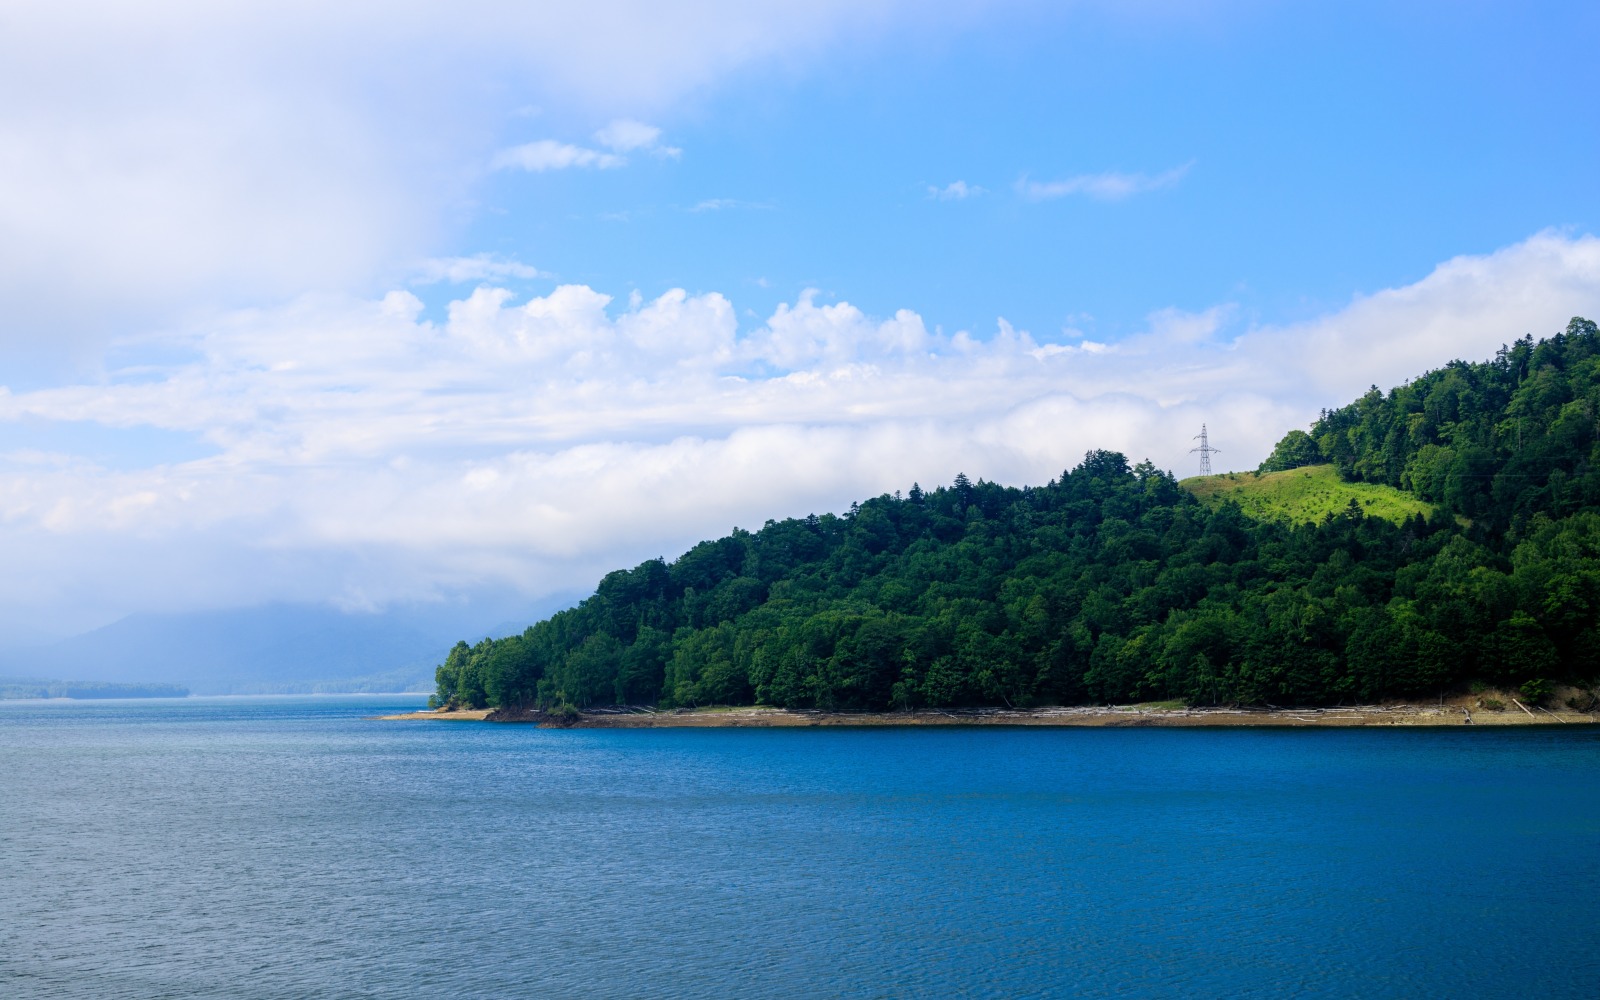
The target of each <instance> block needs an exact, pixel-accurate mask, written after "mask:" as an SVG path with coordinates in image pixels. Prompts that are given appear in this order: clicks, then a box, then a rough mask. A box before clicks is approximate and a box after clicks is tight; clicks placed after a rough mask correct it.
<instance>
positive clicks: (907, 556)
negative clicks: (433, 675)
mask: <svg viewBox="0 0 1600 1000" xmlns="http://www.w3.org/2000/svg"><path fill="white" fill-rule="evenodd" d="M1597 418H1600V333H1597V331H1596V328H1595V324H1593V323H1591V322H1588V321H1586V320H1577V319H1575V320H1573V321H1572V323H1571V324H1570V325H1569V326H1568V328H1567V330H1566V331H1565V332H1564V333H1562V334H1559V335H1557V336H1555V337H1553V338H1550V339H1548V340H1543V341H1540V342H1538V343H1534V342H1533V341H1532V340H1531V339H1523V340H1520V341H1517V342H1516V343H1515V344H1513V345H1511V346H1510V347H1507V348H1504V349H1502V350H1501V351H1500V353H1499V354H1498V355H1496V357H1495V358H1494V360H1492V361H1488V362H1485V363H1481V364H1467V363H1462V362H1452V363H1451V364H1449V365H1446V366H1445V367H1444V368H1441V369H1439V370H1438V371H1434V372H1430V373H1428V374H1426V375H1424V376H1422V377H1421V378H1419V379H1417V380H1416V381H1414V382H1410V383H1408V384H1406V385H1403V386H1400V387H1398V388H1395V389H1393V390H1391V391H1390V392H1388V393H1383V392H1380V391H1378V390H1377V389H1374V390H1372V391H1371V392H1369V393H1367V394H1366V395H1365V396H1363V397H1362V398H1361V399H1359V400H1357V401H1355V402H1354V403H1352V404H1350V405H1349V406H1346V407H1343V408H1340V409H1337V410H1334V411H1331V412H1328V413H1325V414H1323V416H1322V417H1321V419H1319V420H1318V421H1317V422H1316V424H1315V425H1314V426H1313V427H1312V428H1311V432H1310V433H1309V434H1307V433H1306V432H1303V431H1295V432H1291V433H1290V434H1289V435H1288V436H1286V437H1285V438H1284V440H1283V441H1282V442H1281V443H1280V444H1279V445H1278V447H1277V448H1276V449H1275V450H1274V452H1273V455H1272V457H1271V458H1270V459H1269V460H1268V462H1267V463H1266V468H1269V469H1284V468H1292V467H1296V466H1299V465H1309V464H1315V463H1322V462H1332V463H1335V464H1336V466H1337V468H1338V470H1339V472H1340V474H1341V475H1342V476H1343V477H1345V478H1346V479H1350V480H1366V481H1370V482H1376V483H1384V484H1388V485H1390V486H1394V487H1398V488H1400V489H1402V490H1407V491H1412V492H1414V493H1415V494H1416V496H1417V497H1419V498H1420V499H1422V500H1425V501H1428V502H1429V503H1432V504H1434V505H1435V508H1434V513H1433V515H1432V516H1431V518H1424V517H1423V516H1421V515H1417V516H1414V517H1412V518H1410V519H1409V520H1404V521H1401V522H1400V523H1395V522H1393V521H1390V520H1386V519H1383V518H1377V517H1368V516H1366V515H1365V514H1364V513H1363V511H1362V509H1361V507H1360V505H1358V504H1352V505H1350V507H1349V508H1348V509H1347V510H1345V511H1344V512H1342V513H1340V514H1337V515H1330V516H1327V517H1325V518H1323V519H1322V520H1321V521H1320V522H1318V523H1314V524H1299V525H1295V524H1291V523H1288V522H1280V521H1271V520H1253V519H1251V518H1249V517H1247V516H1246V515H1245V514H1244V513H1243V511H1241V510H1240V508H1239V507H1238V505H1237V504H1234V503H1223V504H1221V505H1219V506H1217V507H1215V509H1210V508H1207V507H1205V506H1202V505H1201V503H1200V502H1199V501H1197V500H1196V499H1195V498H1194V497H1193V496H1191V495H1190V494H1189V493H1188V492H1187V491H1185V490H1184V489H1182V488H1180V487H1179V485H1178V483H1177V482H1176V481H1175V480H1174V479H1173V477H1172V476H1171V475H1170V474H1169V473H1166V472H1162V471H1160V470H1158V469H1156V468H1154V467H1153V466H1151V465H1150V464H1149V463H1148V462H1146V463H1141V464H1139V465H1137V466H1132V467H1130V465H1129V463H1128V461H1127V459H1126V458H1125V457H1124V456H1122V455H1120V454H1117V453H1114V452H1107V451H1094V452H1090V453H1089V454H1088V455H1087V456H1086V457H1085V459H1084V460H1083V462H1082V463H1080V464H1079V465H1078V466H1077V467H1075V468H1073V469H1071V470H1070V471H1068V472H1066V473H1064V474H1063V475H1062V476H1061V478H1059V479H1057V480H1054V481H1052V482H1050V483H1048V484H1046V485H1044V486H1038V487H1023V488H1020V489H1019V488H1014V487H1006V486H1000V485H998V484H995V483H987V482H982V481H979V482H976V483H973V482H969V481H968V480H967V478H966V477H965V476H957V477H956V479H955V482H954V483H953V484H952V485H951V486H948V487H940V488H938V489H934V490H931V491H927V492H924V491H923V490H922V489H920V488H919V487H917V486H915V485H913V486H912V487H911V488H910V490H909V491H907V492H906V493H905V494H904V495H901V494H899V493H896V494H895V495H893V496H889V495H884V496H879V497H875V498H873V499H870V500H866V501H864V502H862V503H860V504H856V505H852V506H851V509H850V511H849V513H847V514H845V515H843V516H835V515H832V514H824V515H821V516H812V517H808V518H805V519H803V520H785V521H781V522H774V521H769V522H767V524H766V526H765V527H763V528H762V529H761V530H760V531H756V532H748V531H735V532H734V533H733V534H731V535H729V536H728V537H726V538H721V539H718V540H716V541H711V542H702V543H701V544H699V545H697V546H695V547H694V548H693V549H691V550H690V551H689V552H687V553H685V554H684V555H683V556H681V557H680V558H678V559H677V560H675V561H674V562H672V563H667V562H664V561H662V560H652V561H650V562H646V563H643V564H641V565H639V566H637V567H635V568H634V569H632V570H619V571H617V572H614V573H612V574H610V575H608V576H607V577H606V578H605V579H604V580H602V581H601V583H600V586H599V588H598V589H597V591H596V593H595V594H594V596H592V597H590V598H588V599H587V600H585V601H584V602H583V603H581V604H580V605H578V606H577V607H575V608H572V609H570V610H567V611H563V612H561V613H559V614H557V615H555V616H553V617H551V618H549V619H548V620H545V621H542V622H539V623H538V624H536V625H534V626H532V627H530V628H529V629H528V630H527V631H525V632H524V633H522V634H521V635H518V636H512V637H509V638H506V639H500V640H487V639H486V640H484V641H483V642H480V643H479V644H478V645H476V646H472V647H469V646H467V645H466V644H465V643H459V644H457V645H456V647H455V649H453V650H452V651H451V653H450V655H449V657H448V659H447V660H446V662H445V663H444V664H443V665H442V666H441V667H440V668H439V669H438V672H437V678H438V686H439V690H438V695H437V698H438V700H439V701H440V702H441V703H454V704H466V705H472V706H482V705H525V704H535V703H537V704H540V705H543V706H546V707H556V706H575V707H584V706H589V705H596V704H609V703H635V704H637V703H658V704H662V705H704V704H738V703H751V702H759V703H762V704H770V705H782V706H791V707H818V708H827V709H852V708H861V709H884V708H901V707H905V708H912V707H919V706H936V705H965V704H993V705H1012V706H1022V705H1033V704H1050V703H1062V704H1070V703H1075V702H1085V701H1094V702H1107V701H1112V702H1126V701H1133V700H1148V699H1184V700H1186V701H1188V702H1191V703H1198V704H1212V703H1247V704H1252V703H1262V702H1274V703H1280V704H1283V703H1299V704H1316V703H1330V702H1337V701H1341V700H1363V701H1365V700H1374V699H1380V698H1385V697H1397V696H1406V695H1412V694H1423V693H1428V694H1433V693H1438V692H1439V691H1441V690H1442V689H1444V688H1447V687H1450V686H1454V685H1460V684H1464V683H1467V682H1471V681H1479V680H1481V681H1484V682H1488V683H1493V684H1500V685H1526V687H1524V691H1525V692H1528V693H1531V694H1533V695H1535V696H1537V695H1538V693H1539V690H1540V688H1541V687H1542V686H1545V685H1548V684H1549V683H1551V682H1555V681H1576V682H1584V683H1587V682H1591V681H1593V680H1594V679H1595V678H1596V676H1597V675H1600V630H1597V616H1600V509H1597V505H1600V453H1597V451H1596V446H1597V432H1600V419H1597Z"/></svg>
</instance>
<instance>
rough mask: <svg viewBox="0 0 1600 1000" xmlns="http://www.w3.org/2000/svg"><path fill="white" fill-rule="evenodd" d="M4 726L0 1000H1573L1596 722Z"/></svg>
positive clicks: (249, 702) (11, 707)
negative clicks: (1519, 726)
mask: <svg viewBox="0 0 1600 1000" xmlns="http://www.w3.org/2000/svg"><path fill="white" fill-rule="evenodd" d="M419 701H420V699H412V698H405V697H388V698H370V697H369V698H322V699H314V698H303V699H294V698H278V699H216V700H207V699H186V700H182V701H145V702H131V701H130V702H108V703H78V704H72V703H65V704H63V703H37V702H36V703H29V704H22V703H10V704H0V775H3V778H0V780H3V781H4V796H3V798H0V995H3V996H7V997H68V996H71V997H78V996H93V997H158V996H161V997H210V996H215V997H311V996H330V997H332V996H339V997H343V996H370V997H409V996H439V997H455V996H465V997H497V996H539V997H567V996H571V997H579V996H584V997H589V996H597V997H624V996H626V997H657V996H683V997H689V996H741V997H742V996H769V997H816V996H847V997H897V996H929V997H946V996H1006V997H1012V996H1018V997H1022V996H1081V997H1100V996H1116V997H1133V996H1177V995H1186V996H1216V997H1223V996H1228V997H1236V996H1263V997H1264V996H1285V995H1291V994H1295V995H1312V996H1346V997H1356V996H1360V997H1415V996H1506V997H1511V996H1517V997H1525V996H1545V997H1562V996H1570V997H1593V996H1595V995H1597V992H1600V986H1597V983H1600V930H1597V928H1600V856H1597V854H1596V849H1597V848H1600V797H1597V796H1596V794H1595V784H1596V778H1597V777H1600V733H1597V732H1596V730H1594V729H1592V728H1587V727H1577V726H1568V727H1554V728H1551V729H1540V730H1537V731H1527V730H1509V731H1490V730H1484V729H1466V728H1465V727H1463V728H1462V729H1459V730H1457V729H1449V730H1411V731H1394V730H1349V731H1342V732H1341V731H1309V732H1307V731H1301V732H1270V731H1260V730H1255V731H1252V730H1188V731H1185V730H1148V729H1146V730H1092V729H1076V730H1074V729H1065V730H1041V729H1028V730H995V729H941V730H933V731H927V730H765V731H759V730H758V731H750V730H655V731H609V732H608V731H594V730H569V731H549V730H538V729H532V728H527V727H522V726H492V725H483V724H475V723H440V722H432V723H418V722H411V723H407V722H378V721H371V720H369V719H367V718H366V717H367V716H371V715H373V714H376V713H378V712H380V711H386V710H393V709H400V708H407V707H413V706H415V705H416V704H418V703H419Z"/></svg>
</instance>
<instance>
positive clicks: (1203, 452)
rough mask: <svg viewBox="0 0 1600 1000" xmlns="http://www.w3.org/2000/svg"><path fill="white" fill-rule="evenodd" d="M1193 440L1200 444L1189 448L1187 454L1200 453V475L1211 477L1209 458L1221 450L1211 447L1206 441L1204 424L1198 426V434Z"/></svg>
mask: <svg viewBox="0 0 1600 1000" xmlns="http://www.w3.org/2000/svg"><path fill="white" fill-rule="evenodd" d="M1194 440H1197V441H1199V442H1200V447H1198V448H1190V449H1189V454H1191V455H1193V454H1194V453H1195V452H1199V453H1200V474H1201V475H1202V476H1209V475H1211V456H1212V455H1216V454H1220V453H1221V451H1222V449H1221V448H1213V447H1211V442H1209V441H1207V440H1206V425H1205V424H1201V425H1200V433H1199V434H1196V435H1195V436H1194Z"/></svg>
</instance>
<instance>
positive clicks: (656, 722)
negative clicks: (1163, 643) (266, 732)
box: [379, 697, 1600, 729]
mask: <svg viewBox="0 0 1600 1000" xmlns="http://www.w3.org/2000/svg"><path fill="white" fill-rule="evenodd" d="M1476 701H1477V699H1469V698H1465V697H1463V698H1458V699H1454V700H1453V701H1452V700H1447V701H1445V702H1443V703H1442V704H1441V703H1435V704H1431V705H1418V704H1393V705H1361V706H1355V707H1350V708H1305V709H1290V708H1175V707H1166V706H1152V705H1123V706H1104V707H1073V708H1036V709H1026V710H1011V709H997V708H981V709H949V710H942V711H916V712H812V711H797V710H792V709H782V708H702V709H678V710H669V711H652V710H650V709H647V708H611V709H598V710H593V711H589V712H584V713H582V714H580V715H578V716H577V717H576V718H571V717H567V716H557V715H551V714H549V713H546V712H540V711H534V710H515V709H495V710H493V711H453V712H437V711H424V712H406V713H402V714H399V715H384V716H379V718H381V719H467V720H480V719H481V720H486V721H489V722H522V723H532V724H534V725H539V726H545V727H551V728H571V729H653V728H670V727H715V726H721V727H748V728H760V727H775V726H1107V727H1111V726H1286V727H1315V726H1328V727H1348V726H1463V725H1477V726H1538V725H1549V726H1559V725H1596V724H1600V716H1597V715H1595V714H1590V713H1583V712H1574V711H1571V710H1568V709H1563V710H1561V711H1555V710H1551V709H1544V708H1536V707H1524V706H1521V705H1516V704H1512V705H1510V706H1508V707H1507V708H1505V709H1504V710H1501V711H1489V710H1486V709H1483V708H1479V707H1477V706H1476V704H1475V702H1476Z"/></svg>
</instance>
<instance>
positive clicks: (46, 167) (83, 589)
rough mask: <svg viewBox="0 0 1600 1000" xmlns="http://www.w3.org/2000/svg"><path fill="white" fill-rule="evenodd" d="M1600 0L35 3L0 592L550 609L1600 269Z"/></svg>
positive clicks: (1249, 389)
mask: <svg viewBox="0 0 1600 1000" xmlns="http://www.w3.org/2000/svg"><path fill="white" fill-rule="evenodd" d="M1596 38H1600V7H1596V6H1595V5H1594V4H1592V3H1570V4H1564V3H1555V2H1552V3H1542V4H1537V5H1528V4H1510V3H1489V2H1456V3H1438V4H1433V3H1415V4H1392V3H1386V4H1378V3H1359V2H1356V3H1345V4H1319V5H1311V4H1278V3H1267V2H1253V0H1238V2H1229V0H1198V2H1188V3H1167V2H1163V0H1134V2H1124V3H1110V2H1088V0H1081V2H1064V3H1063V2H1057V3H1033V2H1028V0H1009V2H1008V0H995V2H979V0H971V2H959V3H946V4H933V5H930V4H915V3H910V2H900V0H852V2H848V3H847V2H843V0H839V2H834V0H806V2H798V0H796V2H790V0H772V2H768V3H763V4H750V3H742V2H732V0H688V2H684V3H680V4H675V5H670V9H669V5H659V4H646V3H641V2H636V0H589V2H585V3H581V4H579V3H511V2H503V0H455V2H453V3H450V4H445V3H442V2H433V0H409V2H399V3H396V2H385V3H376V2H370V0H350V2H347V3H343V4H338V5H328V4H323V3H311V2H304V0H274V2H273V3H270V4H269V3H265V2H254V0H243V2H239V3H234V4H228V5H218V4H213V3H204V2H199V0H150V2H147V3H144V4H140V5H137V6H135V7H130V6H129V5H126V4H119V3H112V2H98V0H79V2H75V3H72V4H61V3H44V2H35V0H12V2H10V3H8V4H6V5H5V8H4V9H3V10H0V92H3V93H4V94H5V95H6V99H5V100H4V101H0V317H3V318H0V352H3V354H0V362H3V363H0V551H3V552H4V553H5V556H6V561H5V568H4V570H3V572H0V639H3V640H4V641H9V642H12V643H21V642H28V641H39V640H42V639H47V638H50V637H53V636H61V635H66V634H70V633H72V632H75V631H79V630H82V629H86V628H92V627H95V626H98V625H101V624H105V623H106V622H109V621H112V620H115V619H116V618H119V617H121V616H123V615H127V614H131V613H137V612H156V611H159V612H183V611H191V610H207V609H215V608H234V607H251V606H256V605H263V604H269V603H275V602H293V603H306V604H321V605H332V606H334V607H338V608H342V609H345V610H349V611H352V612H359V611H378V610H384V609H392V608H395V607H402V606H408V605H420V604H439V603H444V604H449V603H451V602H455V603H459V604H464V605H471V604H472V603H473V602H484V603H495V602H500V603H501V604H503V603H504V602H505V601H507V600H510V601H511V602H512V603H513V604H515V603H516V602H524V601H525V602H527V604H528V606H530V607H532V606H534V605H535V604H537V603H538V602H540V601H546V600H548V599H549V598H550V597H551V595H560V594H575V595H581V594H582V593H584V592H587V591H588V590H589V589H591V588H592V587H593V585H594V583H595V582H596V581H597V580H598V579H599V577H600V576H601V575H603V573H605V572H606V571H608V570H610V569H614V568H618V567H623V566H631V565H634V564H636V563H638V562H639V561H641V560H643V559H647V558H653V557H656V556H664V557H667V558H669V559H670V558H672V557H674V556H676V555H677V554H679V553H680V552H682V551H684V550H685V549H686V548H687V547H688V546H689V545H691V544H693V543H694V542H695V541H697V540H699V539H702V538H709V537H716V536H719V535H722V534H725V533H726V532H727V531H728V530H729V529H730V528H732V527H734V526H736V525H737V526H741V527H747V528H758V527H760V525H761V524H762V523H763V522H764V521H766V520H767V519H769V518H782V517H790V516H804V515H805V514H807V513H811V512H822V511H828V510H833V511H840V510H843V509H845V508H847V507H848V506H849V504H850V502H851V501H852V500H858V499H862V498H865V497H868V496H874V495H878V494H881V493H892V492H893V491H895V490H897V489H899V490H904V489H909V487H910V486H911V484H912V483H913V482H918V483H920V484H921V485H922V486H924V487H930V486H934V485H938V484H943V483H948V482H950V481H951V480H952V479H953V478H954V476H955V475H956V473H957V472H965V473H966V474H967V475H969V476H971V477H973V478H983V479H989V480H995V481H999V482H1003V483H1008V484H1013V485H1022V484H1026V483H1042V482H1045V481H1047V480H1049V479H1051V478H1053V477H1055V476H1057V475H1059V474H1060V473H1061V472H1062V471H1063V470H1064V469H1067V468H1070V467H1071V466H1072V465H1074V464H1076V462H1077V461H1079V460H1080V459H1081V457H1082V455H1083V453H1084V452H1085V451H1086V450H1088V449H1090V448H1097V447H1104V448H1113V449H1117V450H1120V451H1123V452H1125V453H1126V454H1128V456H1129V457H1130V458H1131V459H1132V460H1134V461H1137V460H1140V459H1144V458H1149V459H1150V460H1152V461H1154V462H1155V463H1156V464H1157V465H1159V466H1160V467H1162V468H1165V469H1169V470H1171V471H1173V472H1175V473H1177V474H1178V475H1179V476H1183V475H1189V474H1192V473H1193V472H1194V471H1195V468H1196V456H1194V455H1192V454H1191V453H1190V452H1189V449H1190V448H1192V447H1193V445H1194V443H1195V442H1194V441H1193V440H1192V439H1193V437H1194V435H1195V434H1197V433H1198V432H1199V430H1200V426H1201V424H1202V423H1204V424H1205V425H1206V426H1207V427H1208V429H1209V433H1210V440H1211V443H1212V444H1213V445H1214V446H1216V447H1219V448H1221V453H1220V454H1219V455H1218V456H1217V457H1216V458H1215V459H1214V462H1215V464H1216V465H1217V466H1218V467H1219V468H1231V469H1249V468H1254V467H1255V466H1256V465H1257V464H1258V463H1259V462H1260V461H1261V460H1262V459H1263V458H1264V457H1265V456H1266V454H1267V453H1268V452H1269V451H1270V449H1271V447H1272V445H1273V443H1274V442H1275V441H1276V440H1277V439H1278V438H1279V437H1281V436H1282V434H1283V433H1284V432H1285V431H1287V430H1289V429H1291V428H1295V427H1305V426H1307V425H1308V424H1309V423H1310V422H1311V421H1312V420H1313V419H1315V418H1316V416H1317V414H1318V412H1319V411H1320V410H1321V409H1322V408H1324V407H1332V406H1338V405H1342V404H1343V403H1346V402H1348V401H1349V400H1351V399H1352V398H1354V397H1355V396H1357V395H1359V394H1360V393H1361V392H1362V391H1364V390H1365V389H1366V388H1367V387H1368V386H1369V385H1372V384H1376V385H1379V386H1382V387H1389V386H1392V385H1396V384H1398V383H1400V382H1402V381H1404V380H1405V379H1407V378H1411V377H1414V376H1416V375H1418V374H1421V373H1422V372H1424V371H1426V370H1428V369H1431V368H1436V367H1439V366H1441V365H1443V364H1444V363H1446V362H1448V361H1449V360H1451V359H1453V358H1458V357H1459V358H1464V359H1468V360H1479V359H1483V358H1487V357H1489V356H1491V355H1492V354H1493V352H1494V351H1495V349H1496V348H1497V347H1498V346H1500V345H1501V344H1503V343H1505V342H1508V341H1510V340H1512V339H1515V338H1517V337H1520V336H1522V335H1524V334H1529V333H1531V334H1533V335H1535V336H1547V335H1550V334H1553V333H1555V332H1557V331H1558V330H1560V329H1561V328H1563V327H1564V326H1565V324H1566V322H1567V320H1568V319H1569V318H1570V317H1572V316H1574V315H1583V316H1588V317H1592V318H1596V317H1600V239H1597V237H1596V235H1595V234H1596V232H1597V230H1600V184H1597V183H1596V172H1595V164H1596V163H1597V162H1600V104H1597V102H1595V101H1594V100H1593V97H1592V93H1591V91H1592V87H1591V86H1589V80H1588V77H1589V76H1590V75H1592V74H1589V73H1588V71H1587V70H1586V69H1585V68H1584V67H1586V66H1587V65H1588V64H1589V62H1590V61H1592V47H1593V42H1594V40H1595V39H1596Z"/></svg>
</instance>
